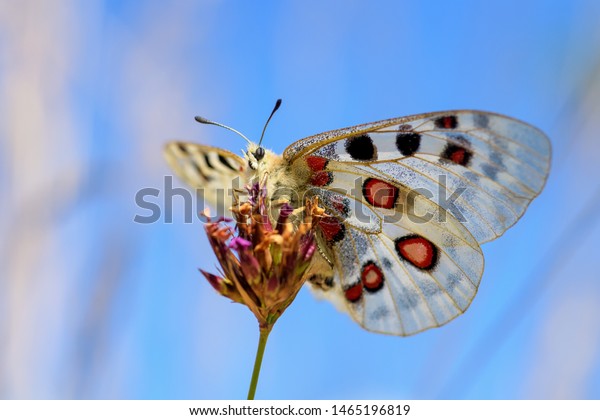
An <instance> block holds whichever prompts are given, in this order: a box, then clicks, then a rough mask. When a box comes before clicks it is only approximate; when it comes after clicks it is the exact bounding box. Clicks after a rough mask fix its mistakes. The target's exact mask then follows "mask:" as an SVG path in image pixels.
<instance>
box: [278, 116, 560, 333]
mask: <svg viewBox="0 0 600 420" xmlns="http://www.w3.org/2000/svg"><path fill="white" fill-rule="evenodd" d="M284 158H286V159H287V160H288V161H289V162H290V164H292V166H294V167H296V168H299V169H297V172H298V173H300V174H302V173H303V171H304V173H305V175H304V176H306V178H307V183H308V184H309V185H311V190H310V192H311V193H312V194H315V195H318V196H319V197H320V198H321V201H322V203H323V205H324V206H326V208H327V211H328V213H329V214H330V215H331V217H330V218H327V219H325V220H323V222H322V223H321V226H320V227H321V234H322V240H321V248H322V249H323V253H324V255H325V257H326V258H327V259H329V260H330V261H331V263H332V264H333V267H334V271H335V278H334V281H333V283H332V284H331V287H330V288H328V287H324V286H323V285H321V288H322V289H323V290H324V293H325V295H326V296H327V297H330V298H331V299H332V300H340V299H341V300H343V301H344V302H345V304H346V307H347V309H348V311H349V312H350V313H351V314H352V316H353V317H354V319H355V320H356V321H357V322H359V323H360V324H361V325H362V326H363V327H365V328H366V329H369V330H373V331H377V332H383V333H389V334H397V335H410V334H414V333H417V332H419V331H422V330H425V329H427V328H431V327H435V326H440V325H443V324H445V323H446V322H448V321H449V320H451V319H453V318H454V317H456V316H457V315H459V314H460V313H462V312H464V311H465V310H466V309H467V307H468V306H469V304H470V302H471V301H472V299H473V297H474V296H475V293H476V291H477V287H478V285H479V281H480V279H481V275H482V272H483V255H482V253H481V250H480V248H479V244H478V242H479V243H481V242H485V241H488V240H491V239H494V238H495V237H497V236H499V235H501V234H502V233H503V232H504V231H505V230H506V229H508V228H509V227H510V226H511V225H512V224H514V223H515V222H516V220H518V218H519V217H520V216H521V215H522V214H523V212H524V211H525V209H526V207H527V205H528V204H529V203H530V202H531V200H532V199H533V198H534V197H535V196H536V195H537V194H539V192H540V191H541V189H542V188H543V185H544V183H545V180H546V177H547V173H548V169H549V159H550V146H549V142H548V140H547V138H546V137H545V136H544V135H543V134H542V133H541V132H540V131H538V130H537V129H535V128H533V127H531V126H529V125H527V124H525V123H522V122H519V121H516V120H513V119H511V118H508V117H503V116H500V115H497V114H490V113H483V112H476V111H452V112H444V113H433V114H424V115H419V116H414V117H407V118H398V119H392V120H385V121H380V122H377V123H371V124H365V125H362V126H356V127H351V128H347V129H342V130H336V131H332V132H329V133H324V134H321V135H318V136H314V137H309V138H307V139H304V140H300V141H298V142H296V143H294V144H292V145H291V146H290V147H288V149H286V151H285V152H284ZM322 284H325V283H322Z"/></svg>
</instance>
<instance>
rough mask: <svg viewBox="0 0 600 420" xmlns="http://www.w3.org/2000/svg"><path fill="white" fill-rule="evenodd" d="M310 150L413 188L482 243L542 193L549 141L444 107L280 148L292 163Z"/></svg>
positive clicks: (503, 120) (528, 129)
mask: <svg viewBox="0 0 600 420" xmlns="http://www.w3.org/2000/svg"><path fill="white" fill-rule="evenodd" d="M307 156H312V157H321V158H324V159H326V160H327V161H335V162H344V163H345V164H346V169H345V170H346V171H355V170H358V171H359V172H368V173H370V174H371V175H372V176H373V177H375V178H380V179H388V180H393V181H395V182H398V183H401V184H402V185H405V186H408V187H410V188H411V189H413V190H417V191H419V192H421V193H422V194H425V195H427V196H429V197H430V198H431V200H432V201H434V202H435V203H437V204H438V205H440V206H441V207H442V208H444V209H446V210H447V211H449V212H450V213H451V214H452V215H453V216H455V217H456V218H457V219H458V220H460V221H461V222H463V223H464V224H465V226H466V227H467V229H469V231H470V232H471V233H472V234H473V236H474V237H475V238H476V239H477V240H478V241H479V242H480V243H483V242H487V241H490V240H492V239H494V238H497V237H498V236H500V235H501V234H502V233H504V232H505V231H506V229H508V228H509V227H510V226H512V225H513V224H514V223H515V222H516V221H517V220H518V219H519V218H520V217H521V216H522V215H523V213H524V212H525V209H526V208H527V206H528V205H529V203H530V202H531V200H532V199H533V198H535V197H536V196H537V195H538V194H539V193H540V191H541V190H542V188H543V186H544V184H545V182H546V178H547V176H548V171H549V166H550V143H549V141H548V139H547V137H546V136H545V135H544V134H543V133H542V132H541V131H539V130H538V129H536V128H534V127H532V126H530V125H528V124H526V123H524V122H521V121H517V120H515V119H512V118H509V117H505V116H502V115H498V114H492V113H486V112H479V111H449V112H439V113H430V114H422V115H416V116H412V117H405V118H395V119H390V120H384V121H379V122H375V123H370V124H363V125H360V126H355V127H350V128H345V129H341V130H335V131H330V132H327V133H323V134H320V135H317V136H313V137H308V138H306V139H303V140H299V141H298V142H296V143H294V144H292V145H291V146H289V147H288V148H287V149H286V150H285V152H284V157H285V158H286V159H288V160H289V161H290V162H295V161H296V160H297V159H299V158H302V157H304V158H306V157H307Z"/></svg>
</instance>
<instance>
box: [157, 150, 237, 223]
mask: <svg viewBox="0 0 600 420" xmlns="http://www.w3.org/2000/svg"><path fill="white" fill-rule="evenodd" d="M164 153H165V158H166V160H167V162H168V164H169V166H170V167H171V169H172V170H173V172H175V174H176V175H177V176H178V177H180V178H181V179H182V180H183V181H185V182H186V183H188V184H189V185H190V186H192V187H194V188H195V189H196V191H197V193H198V194H199V198H200V199H202V198H203V199H204V201H205V202H206V203H207V204H209V205H211V206H213V207H214V208H216V209H217V212H218V213H219V214H223V213H228V211H229V208H230V207H231V205H232V195H231V193H232V190H234V189H240V188H243V187H244V186H245V182H244V170H245V168H246V162H245V161H244V159H242V158H241V157H239V156H237V155H235V154H234V153H231V152H229V151H227V150H224V149H220V148H218V147H212V146H204V145H200V144H195V143H188V142H182V141H174V142H171V143H168V144H167V145H166V146H165V150H164Z"/></svg>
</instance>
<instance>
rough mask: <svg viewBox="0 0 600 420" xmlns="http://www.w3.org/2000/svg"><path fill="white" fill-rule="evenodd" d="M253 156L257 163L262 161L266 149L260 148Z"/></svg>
mask: <svg viewBox="0 0 600 420" xmlns="http://www.w3.org/2000/svg"><path fill="white" fill-rule="evenodd" d="M253 155H254V157H255V158H256V160H257V161H261V160H262V159H263V158H264V157H265V149H263V148H262V147H258V148H257V149H256V151H255V152H254V153H253Z"/></svg>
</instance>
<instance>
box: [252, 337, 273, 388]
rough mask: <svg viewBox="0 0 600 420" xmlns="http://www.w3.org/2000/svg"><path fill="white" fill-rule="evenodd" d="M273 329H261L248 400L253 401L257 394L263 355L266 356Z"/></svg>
mask: <svg viewBox="0 0 600 420" xmlns="http://www.w3.org/2000/svg"><path fill="white" fill-rule="evenodd" d="M270 332H271V328H270V327H267V328H263V327H261V328H260V336H259V338H258V348H257V349H256V358H255V359H254V371H253V372H252V379H251V380H250V389H248V399H249V400H253V399H254V394H256V385H257V384H258V375H260V367H261V366H262V359H263V354H265V347H266V346H267V340H268V339H269V333H270Z"/></svg>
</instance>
